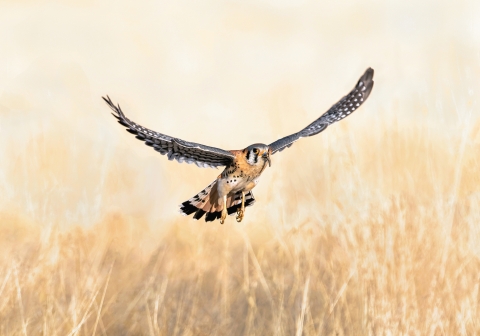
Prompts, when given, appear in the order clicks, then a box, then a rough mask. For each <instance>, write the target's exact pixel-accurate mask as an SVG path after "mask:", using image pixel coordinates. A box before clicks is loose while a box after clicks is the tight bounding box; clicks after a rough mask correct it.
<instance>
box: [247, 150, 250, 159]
mask: <svg viewBox="0 0 480 336" xmlns="http://www.w3.org/2000/svg"><path fill="white" fill-rule="evenodd" d="M247 161H250V151H247Z"/></svg>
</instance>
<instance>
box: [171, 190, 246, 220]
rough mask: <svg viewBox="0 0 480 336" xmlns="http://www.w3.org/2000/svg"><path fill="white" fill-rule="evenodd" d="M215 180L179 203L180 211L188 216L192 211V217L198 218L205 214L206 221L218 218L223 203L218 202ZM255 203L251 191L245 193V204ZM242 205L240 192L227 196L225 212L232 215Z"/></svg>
mask: <svg viewBox="0 0 480 336" xmlns="http://www.w3.org/2000/svg"><path fill="white" fill-rule="evenodd" d="M216 182H217V181H214V182H212V183H211V184H209V185H208V186H207V187H206V188H205V189H203V190H202V191H200V192H199V193H198V194H197V195H195V196H193V197H192V198H190V199H189V200H188V201H185V202H183V203H182V204H180V213H181V214H182V215H184V216H188V215H191V214H193V213H194V215H193V219H195V220H199V219H201V218H202V217H203V216H204V215H205V221H206V222H212V221H214V220H216V219H219V218H220V216H221V214H222V209H223V204H219V199H218V193H217V189H216V188H215V186H216ZM253 203H255V198H254V197H253V193H252V192H251V191H249V192H248V193H246V194H245V206H252V205H253ZM241 205H242V192H237V193H236V194H235V195H231V196H229V197H227V213H228V214H229V215H233V214H234V213H236V212H237V210H238V209H239V208H240V207H241Z"/></svg>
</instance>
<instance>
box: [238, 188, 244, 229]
mask: <svg viewBox="0 0 480 336" xmlns="http://www.w3.org/2000/svg"><path fill="white" fill-rule="evenodd" d="M244 214H245V193H244V192H243V191H242V206H241V207H240V208H239V209H237V222H238V223H240V222H241V221H242V219H243V215H244Z"/></svg>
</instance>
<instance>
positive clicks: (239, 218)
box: [236, 209, 245, 223]
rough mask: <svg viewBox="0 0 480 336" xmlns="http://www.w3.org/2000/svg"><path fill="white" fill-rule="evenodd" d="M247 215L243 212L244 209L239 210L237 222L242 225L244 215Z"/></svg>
mask: <svg viewBox="0 0 480 336" xmlns="http://www.w3.org/2000/svg"><path fill="white" fill-rule="evenodd" d="M244 214H245V212H244V211H243V210H242V209H238V210H237V217H236V219H237V222H238V223H240V222H241V221H242V219H243V215H244Z"/></svg>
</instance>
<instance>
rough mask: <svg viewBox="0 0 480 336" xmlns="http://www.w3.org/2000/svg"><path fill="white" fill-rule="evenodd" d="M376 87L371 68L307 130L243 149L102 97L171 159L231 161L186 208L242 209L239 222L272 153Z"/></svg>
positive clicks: (211, 163) (221, 215) (342, 113)
mask: <svg viewBox="0 0 480 336" xmlns="http://www.w3.org/2000/svg"><path fill="white" fill-rule="evenodd" d="M372 88H373V69H371V68H368V69H367V70H366V71H365V73H364V74H363V75H362V77H360V79H359V80H358V82H357V85H355V87H354V88H353V90H352V91H350V93H348V94H347V95H346V96H345V97H343V98H342V99H340V101H338V102H337V103H336V104H335V105H333V106H332V107H331V108H330V109H329V110H328V111H327V112H325V113H324V114H323V115H322V116H320V118H318V119H317V120H315V121H314V122H312V123H311V124H310V125H308V126H307V127H305V128H304V129H302V130H301V131H299V132H297V133H293V134H291V135H288V136H286V137H284V138H281V139H278V140H277V141H274V142H272V143H271V144H270V145H265V144H260V143H256V144H253V145H250V146H248V147H246V148H245V149H242V150H223V149H220V148H216V147H210V146H205V145H201V144H198V143H194V142H188V141H185V140H181V139H178V138H174V137H171V136H168V135H165V134H162V133H158V132H155V131H152V130H149V129H148V128H145V127H143V126H140V125H139V124H137V123H135V122H133V121H131V120H130V119H128V118H127V117H126V116H125V114H124V113H123V111H122V110H121V108H120V105H117V106H115V105H114V104H113V102H112V100H111V99H110V97H108V96H107V97H106V98H105V97H102V98H103V99H104V100H105V102H106V103H107V104H108V105H109V106H110V108H111V109H112V110H113V113H112V114H113V116H114V117H115V118H117V119H118V122H119V123H120V124H122V125H123V126H125V127H126V128H127V131H128V132H130V133H132V134H134V135H136V138H137V139H139V140H142V141H144V142H145V144H146V145H148V146H151V147H153V148H154V149H155V150H156V151H157V152H159V153H160V154H162V155H167V157H168V159H169V160H177V161H178V162H186V163H195V164H196V165H197V166H199V167H214V168H216V167H219V166H225V170H224V171H223V172H222V173H221V174H220V175H218V177H217V178H216V179H215V181H213V182H212V183H211V184H209V185H208V186H207V187H206V188H205V189H203V190H202V191H200V192H199V193H198V194H197V195H195V196H193V197H192V198H190V199H189V200H187V201H185V202H183V203H182V204H180V213H182V214H183V215H185V216H188V215H191V214H194V215H193V218H194V219H197V220H198V219H200V218H202V217H203V215H205V221H207V222H211V221H214V220H216V219H220V223H221V224H223V223H224V222H225V218H226V217H227V214H228V215H234V214H236V219H237V222H241V221H242V219H243V217H244V214H245V207H247V206H251V205H253V204H254V203H255V198H254V197H253V193H252V189H253V188H254V187H255V186H256V185H257V184H258V181H259V178H260V175H261V174H262V172H263V171H264V170H265V168H266V167H267V164H268V166H269V167H270V165H271V163H272V162H271V156H272V155H274V154H275V153H278V152H281V151H282V150H284V149H285V148H288V147H290V146H291V145H292V144H293V143H294V142H295V141H297V140H299V139H300V138H305V137H309V136H312V135H316V134H318V133H320V132H322V131H324V130H325V129H326V128H327V127H328V126H329V125H331V124H333V123H334V122H337V121H339V120H342V119H343V118H345V117H347V116H349V115H350V114H351V113H352V112H353V111H355V110H356V109H357V108H359V107H360V105H362V104H363V103H364V102H365V100H367V98H368V96H369V95H370V92H371V91H372Z"/></svg>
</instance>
